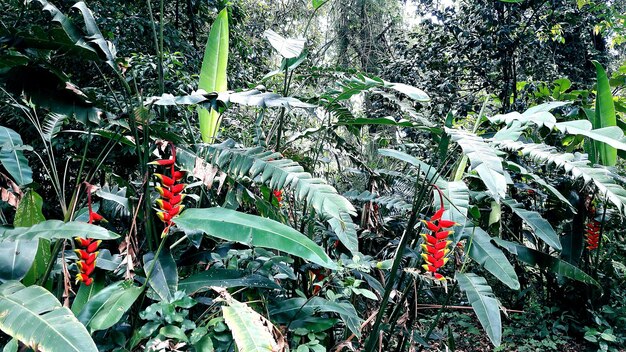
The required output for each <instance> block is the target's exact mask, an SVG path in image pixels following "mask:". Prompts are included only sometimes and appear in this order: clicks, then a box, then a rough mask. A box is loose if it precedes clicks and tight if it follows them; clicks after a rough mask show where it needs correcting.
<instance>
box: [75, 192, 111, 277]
mask: <svg viewBox="0 0 626 352" xmlns="http://www.w3.org/2000/svg"><path fill="white" fill-rule="evenodd" d="M85 185H86V187H87V208H88V211H89V221H88V222H89V223H90V224H93V223H94V222H106V220H105V219H104V217H103V216H102V215H100V214H98V213H96V212H95V211H93V209H92V206H91V188H92V186H91V185H90V184H89V183H87V182H85ZM75 239H76V243H77V248H78V249H76V250H75V252H76V255H77V256H78V261H77V262H76V266H77V267H78V274H76V283H77V284H78V283H79V282H82V283H84V284H85V285H86V286H89V285H91V284H92V283H93V277H92V274H93V272H94V271H95V270H96V258H97V257H98V247H99V246H100V243H101V242H102V241H101V240H95V239H93V238H82V237H76V238H75Z"/></svg>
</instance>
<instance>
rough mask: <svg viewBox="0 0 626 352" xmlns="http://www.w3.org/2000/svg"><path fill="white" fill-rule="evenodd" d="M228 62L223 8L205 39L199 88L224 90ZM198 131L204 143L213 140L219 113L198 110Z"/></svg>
mask: <svg viewBox="0 0 626 352" xmlns="http://www.w3.org/2000/svg"><path fill="white" fill-rule="evenodd" d="M227 64H228V10H227V8H224V9H223V10H222V11H220V13H219V14H218V15H217V18H216V19H215V22H213V25H212V26H211V31H210V32H209V37H208V39H207V44H206V48H205V51H204V58H203V59H202V68H201V69H200V82H199V83H198V88H199V89H204V90H205V91H207V92H209V93H212V92H224V91H226V89H227V80H226V67H227ZM198 118H199V119H200V133H201V134H202V140H203V141H204V142H205V143H211V142H213V141H214V139H215V136H216V135H217V131H218V130H219V122H220V118H219V113H218V112H217V111H215V110H214V109H211V111H208V110H206V109H203V108H200V109H199V110H198Z"/></svg>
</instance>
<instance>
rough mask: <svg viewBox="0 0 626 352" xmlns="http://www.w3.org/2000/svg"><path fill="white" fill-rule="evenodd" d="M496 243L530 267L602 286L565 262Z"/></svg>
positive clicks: (518, 247)
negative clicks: (534, 266) (533, 266)
mask: <svg viewBox="0 0 626 352" xmlns="http://www.w3.org/2000/svg"><path fill="white" fill-rule="evenodd" d="M494 241H495V242H496V244H497V245H499V246H501V247H503V248H504V249H506V250H507V251H509V252H511V253H512V254H515V255H516V256H517V258H518V259H519V260H521V261H523V262H524V263H526V264H528V265H536V266H538V267H540V268H544V269H546V270H549V271H551V272H553V273H555V274H558V275H562V276H565V277H567V278H570V279H572V280H577V281H580V282H584V283H586V284H592V285H595V286H597V287H599V288H601V286H600V284H599V283H598V282H597V281H596V280H594V279H593V278H592V277H591V276H589V275H587V273H585V272H584V271H582V270H580V269H578V268H577V267H575V266H573V265H572V264H570V263H568V262H566V261H564V260H561V259H559V258H555V257H553V256H551V255H548V254H545V253H542V252H539V251H537V250H534V249H531V248H528V247H526V246H522V245H519V244H517V243H513V242H509V241H505V240H502V239H499V238H495V239H494Z"/></svg>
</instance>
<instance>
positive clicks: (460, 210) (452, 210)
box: [433, 179, 470, 228]
mask: <svg viewBox="0 0 626 352" xmlns="http://www.w3.org/2000/svg"><path fill="white" fill-rule="evenodd" d="M435 184H436V185H437V186H438V187H439V189H440V190H441V192H442V193H443V205H444V207H445V209H446V211H444V213H443V218H444V219H448V220H452V221H454V222H455V223H457V224H458V225H457V226H455V228H463V227H464V226H465V222H466V221H467V211H468V209H469V200H470V193H469V189H468V188H467V185H466V184H465V182H463V181H453V182H446V181H445V180H443V179H439V180H438V181H437V182H436V183H435ZM433 193H434V194H433V199H434V201H435V207H439V206H440V205H441V199H440V198H439V193H438V192H437V191H436V190H434V191H433Z"/></svg>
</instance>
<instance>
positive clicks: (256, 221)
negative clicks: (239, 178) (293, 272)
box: [174, 208, 337, 269]
mask: <svg viewBox="0 0 626 352" xmlns="http://www.w3.org/2000/svg"><path fill="white" fill-rule="evenodd" d="M174 222H175V223H176V225H177V226H178V227H180V228H181V229H182V230H184V231H191V232H195V231H203V232H204V233H206V234H207V235H209V236H213V237H217V238H221V239H223V240H227V241H236V242H240V243H244V244H246V245H250V246H259V247H265V248H272V249H276V250H279V251H283V252H285V253H289V254H292V255H295V256H298V257H300V258H304V259H306V260H309V261H311V262H313V263H316V264H319V265H321V266H323V267H326V268H331V269H335V268H336V267H337V266H336V265H335V263H334V262H333V261H332V260H331V259H330V258H329V257H328V255H327V254H326V252H324V250H323V249H322V248H321V247H320V246H318V245H317V244H316V243H315V242H313V241H311V240H310V239H309V238H308V237H306V236H304V235H303V234H301V233H300V232H298V231H296V230H294V229H293V228H291V227H289V226H286V225H283V224H281V223H279V222H277V221H274V220H270V219H266V218H262V217H260V216H255V215H250V214H245V213H240V212H237V211H234V210H230V209H226V208H205V209H188V210H186V211H184V212H183V214H182V215H181V216H179V217H177V218H175V219H174Z"/></svg>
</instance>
